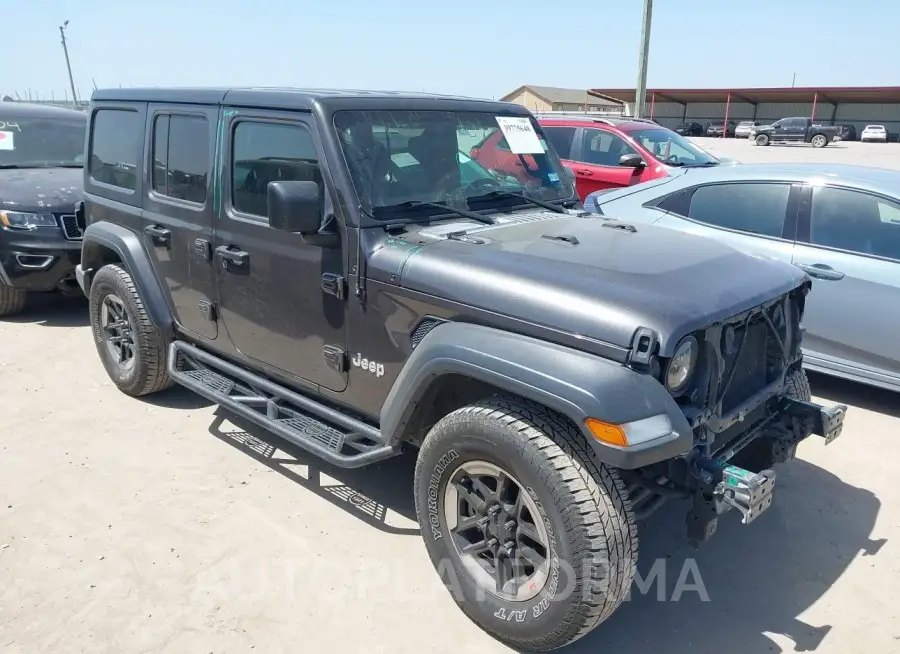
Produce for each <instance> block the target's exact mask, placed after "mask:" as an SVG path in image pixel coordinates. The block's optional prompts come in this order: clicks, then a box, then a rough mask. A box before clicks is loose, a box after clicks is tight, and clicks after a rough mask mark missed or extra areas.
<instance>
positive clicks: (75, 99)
mask: <svg viewBox="0 0 900 654" xmlns="http://www.w3.org/2000/svg"><path fill="white" fill-rule="evenodd" d="M68 26H69V21H66V22H65V23H63V24H62V25H60V26H59V35H60V36H61V37H62V46H63V54H65V55H66V70H68V71H69V86H71V87H72V101H73V102H74V103H75V104H76V105H77V104H78V94H77V93H75V80H74V79H72V64H70V63H69V48H67V47H66V27H68Z"/></svg>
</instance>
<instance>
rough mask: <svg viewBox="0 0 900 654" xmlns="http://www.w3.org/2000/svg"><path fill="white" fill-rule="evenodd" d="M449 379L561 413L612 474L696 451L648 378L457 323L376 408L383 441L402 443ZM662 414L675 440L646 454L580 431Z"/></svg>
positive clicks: (442, 330) (436, 337) (444, 328)
mask: <svg viewBox="0 0 900 654" xmlns="http://www.w3.org/2000/svg"><path fill="white" fill-rule="evenodd" d="M446 374H458V375H464V376H466V377H469V378H472V379H477V380H479V381H482V382H485V383H488V384H490V385H492V386H494V387H497V388H499V389H501V390H503V391H506V392H508V393H510V394H515V395H518V396H520V397H523V398H525V399H528V400H532V401H534V402H537V403H539V404H541V405H543V406H545V407H547V408H549V409H552V410H554V411H556V412H558V413H561V414H563V415H564V416H566V417H568V418H569V419H570V420H571V421H572V422H573V423H574V424H575V425H576V426H577V427H578V428H579V429H580V430H581V431H582V433H583V434H584V436H585V438H586V439H587V440H588V441H589V442H590V443H591V445H592V446H593V448H594V450H595V451H596V452H597V454H598V456H599V458H600V460H601V461H603V462H605V463H608V464H610V465H613V466H616V467H623V468H625V467H628V468H634V467H639V466H641V465H647V464H649V463H652V462H655V461H658V460H663V459H666V458H670V457H671V456H675V455H677V454H682V453H685V452H687V451H688V450H690V448H691V446H692V445H693V433H692V431H691V429H690V426H689V424H688V422H687V420H686V419H685V417H684V414H683V413H682V412H681V410H680V409H679V408H678V405H677V404H676V403H675V401H674V400H673V399H672V397H671V395H669V393H668V392H667V391H666V390H665V389H664V388H663V386H662V384H660V383H659V382H658V381H657V380H656V379H654V378H653V377H651V376H649V375H645V374H641V373H638V372H636V371H634V370H631V369H630V368H627V367H625V366H623V365H621V364H619V363H616V362H612V361H608V360H606V359H603V358H601V357H598V356H596V355H593V354H589V353H587V352H581V351H579V350H574V349H572V348H568V347H564V346H561V345H557V344H554V343H549V342H546V341H541V340H538V339H535V338H530V337H526V336H522V335H519V334H513V333H510V332H505V331H502V330H498V329H494V328H490V327H484V326H480V325H472V324H468V323H460V322H447V323H443V324H441V325H438V326H437V327H435V328H433V329H432V330H431V331H430V332H429V333H428V334H427V335H426V336H425V337H424V338H423V339H422V340H421V341H420V343H419V345H418V346H417V347H416V349H415V350H414V351H413V353H412V356H410V358H409V359H408V360H407V362H406V364H405V365H404V367H403V370H402V371H401V372H400V375H399V376H398V377H397V379H396V381H395V382H394V385H393V387H392V388H391V390H390V392H389V394H388V396H387V399H386V400H385V402H384V405H383V407H382V409H381V416H380V417H381V421H380V422H381V430H382V434H383V436H384V438H385V439H386V440H387V441H388V442H395V441H397V440H400V439H401V438H402V437H403V435H404V432H405V429H406V427H407V425H408V424H409V422H410V420H411V418H412V416H413V414H414V412H415V411H416V410H417V407H418V405H419V400H420V399H421V398H422V397H423V396H424V394H425V392H426V390H427V388H428V387H429V386H430V385H431V384H432V383H433V382H434V381H435V380H436V379H437V378H439V377H440V376H442V375H446ZM661 413H664V414H666V415H667V416H668V417H669V419H670V421H671V423H672V426H673V434H672V435H671V437H670V438H669V439H668V440H665V442H664V443H657V442H655V441H654V442H653V443H648V444H647V446H648V447H643V446H639V447H634V448H619V447H615V446H612V445H608V444H605V443H602V442H600V441H598V440H597V439H595V438H594V437H593V436H592V435H591V433H590V432H589V431H588V429H587V427H586V426H585V419H587V418H589V417H592V418H597V419H599V420H602V421H605V422H609V423H614V424H623V423H626V422H632V421H635V420H640V419H642V418H649V417H651V416H654V415H658V414H661ZM651 446H652V447H651ZM651 459H653V460H651Z"/></svg>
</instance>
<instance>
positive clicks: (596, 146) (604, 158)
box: [582, 129, 637, 166]
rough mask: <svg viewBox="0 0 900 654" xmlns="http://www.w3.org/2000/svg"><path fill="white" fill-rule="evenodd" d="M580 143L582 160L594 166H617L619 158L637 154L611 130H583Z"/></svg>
mask: <svg viewBox="0 0 900 654" xmlns="http://www.w3.org/2000/svg"><path fill="white" fill-rule="evenodd" d="M583 138H584V141H583V143H582V160H583V161H584V163H588V164H594V165H596V166H618V165H619V159H621V158H622V156H623V155H626V154H637V151H635V149H634V148H633V147H631V146H630V145H628V143H626V142H625V140H624V139H623V138H622V137H620V136H619V135H617V134H613V133H612V132H605V131H603V130H601V129H586V130H584V137H583Z"/></svg>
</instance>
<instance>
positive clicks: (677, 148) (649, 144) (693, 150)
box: [627, 128, 719, 167]
mask: <svg viewBox="0 0 900 654" xmlns="http://www.w3.org/2000/svg"><path fill="white" fill-rule="evenodd" d="M627 134H628V136H630V137H631V138H632V139H634V140H635V141H637V142H638V143H640V144H641V145H642V146H644V148H645V149H646V150H649V151H650V152H652V153H653V156H655V157H656V158H657V159H659V160H660V161H661V162H663V163H666V164H669V165H670V166H684V167H698V166H716V165H718V164H719V160H718V159H716V158H715V157H714V156H712V155H711V154H710V153H709V152H707V151H706V150H702V149H700V148H698V147H697V146H696V145H694V144H693V143H691V142H690V141H688V140H687V139H686V138H684V137H683V136H681V135H680V134H677V133H675V132H673V131H672V130H669V129H659V128H655V129H634V130H628V132H627Z"/></svg>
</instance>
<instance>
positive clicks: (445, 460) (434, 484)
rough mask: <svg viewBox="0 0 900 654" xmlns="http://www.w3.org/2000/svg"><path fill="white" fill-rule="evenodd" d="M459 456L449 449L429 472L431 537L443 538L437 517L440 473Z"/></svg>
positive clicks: (433, 538) (434, 538)
mask: <svg viewBox="0 0 900 654" xmlns="http://www.w3.org/2000/svg"><path fill="white" fill-rule="evenodd" d="M458 458H459V454H457V453H456V450H450V451H449V452H447V453H446V454H445V455H444V456H442V457H441V459H440V461H438V463H437V465H436V466H434V470H433V471H432V473H431V479H429V481H428V524H430V525H431V538H432V540H438V539H440V538H443V534H442V533H441V523H440V519H439V518H438V497H439V496H440V483H441V475H443V474H444V471H445V470H447V466H449V465H450V464H451V463H452V462H453V461H455V460H456V459H458Z"/></svg>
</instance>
